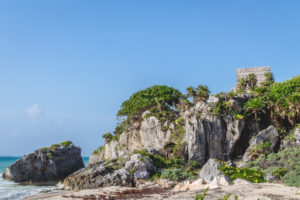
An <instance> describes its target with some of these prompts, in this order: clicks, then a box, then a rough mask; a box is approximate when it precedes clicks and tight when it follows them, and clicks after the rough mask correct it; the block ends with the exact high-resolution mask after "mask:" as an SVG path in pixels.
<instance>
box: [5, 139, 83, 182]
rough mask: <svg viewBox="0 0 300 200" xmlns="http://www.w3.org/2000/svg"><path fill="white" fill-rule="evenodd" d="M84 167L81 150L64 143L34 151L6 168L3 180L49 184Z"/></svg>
mask: <svg viewBox="0 0 300 200" xmlns="http://www.w3.org/2000/svg"><path fill="white" fill-rule="evenodd" d="M83 167H84V164H83V160H82V157H81V149H80V148H79V147H76V146H75V145H74V144H73V143H72V142H70V141H66V142H62V143H60V144H54V145H52V146H51V147H45V148H41V149H38V150H36V151H35V152H34V153H31V154H28V155H26V156H24V157H23V158H21V159H19V160H17V161H16V162H15V163H13V164H12V165H10V166H9V167H8V168H6V170H5V172H4V174H3V178H4V179H6V180H10V181H14V182H18V183H30V184H50V183H56V182H58V181H61V180H63V179H64V178H65V177H67V176H68V175H70V174H71V173H73V172H75V171H77V170H79V169H81V168H83Z"/></svg>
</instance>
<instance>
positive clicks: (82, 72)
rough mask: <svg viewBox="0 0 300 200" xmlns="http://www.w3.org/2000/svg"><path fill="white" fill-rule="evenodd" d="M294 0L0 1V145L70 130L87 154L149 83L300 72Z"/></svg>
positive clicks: (6, 150)
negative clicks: (247, 71)
mask: <svg viewBox="0 0 300 200" xmlns="http://www.w3.org/2000/svg"><path fill="white" fill-rule="evenodd" d="M299 9H300V2H299V1H276V0H269V1H266V0H252V1H223V0H222V1H182V0H180V1H179V0H164V1H156V0H151V1H141V0H136V1H133V0H128V1H98V0H97V1H96V0H95V1H92V0H90V1H79V0H78V1H76V0H72V1H66V0H57V1H56V0H51V1H34V0H28V1H21V0H19V1H15V0H3V1H0V92H1V99H0V102H1V103H0V138H1V139H0V141H1V145H0V155H24V154H27V153H30V152H32V151H33V150H34V149H36V148H39V147H43V146H49V145H51V144H54V143H58V142H61V141H64V140H72V141H73V142H74V143H75V144H77V145H79V146H80V147H81V148H82V154H83V155H89V154H90V153H91V152H92V151H93V150H94V149H96V148H97V147H98V146H99V145H102V144H103V140H102V138H101V135H102V134H103V133H105V132H107V131H113V130H114V127H115V125H116V113H117V111H118V109H119V107H120V104H121V103H122V102H123V101H124V100H126V99H127V98H128V97H129V96H130V95H131V94H132V93H133V92H135V91H137V90H140V89H144V88H146V87H148V86H151V85H154V84H167V85H170V86H173V87H175V88H178V89H180V90H181V91H183V92H184V91H185V88H186V87H187V86H190V85H191V86H197V85H199V84H206V85H208V86H209V88H210V89H211V91H212V92H213V93H217V92H220V91H228V90H230V89H231V88H232V87H233V85H234V83H235V69H236V68H238V67H252V66H264V65H270V66H271V69H272V71H273V73H274V74H275V78H276V81H283V80H286V79H289V78H291V77H292V76H295V75H299V74H300V59H299V57H300V54H299V52H300V20H299V19H300V12H299Z"/></svg>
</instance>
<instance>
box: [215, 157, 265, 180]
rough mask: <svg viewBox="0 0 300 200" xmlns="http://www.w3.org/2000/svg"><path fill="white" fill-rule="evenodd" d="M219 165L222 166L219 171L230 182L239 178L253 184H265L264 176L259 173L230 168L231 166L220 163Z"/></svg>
mask: <svg viewBox="0 0 300 200" xmlns="http://www.w3.org/2000/svg"><path fill="white" fill-rule="evenodd" d="M220 163H221V164H222V166H221V167H220V168H219V169H220V170H221V171H222V172H223V173H224V174H225V175H227V176H228V177H229V179H230V181H231V182H233V181H234V180H235V179H237V178H241V179H244V180H247V181H250V182H253V183H261V182H265V178H264V177H265V175H264V173H263V172H261V171H258V170H255V169H248V168H237V167H232V166H231V165H229V164H227V163H225V162H221V161H220Z"/></svg>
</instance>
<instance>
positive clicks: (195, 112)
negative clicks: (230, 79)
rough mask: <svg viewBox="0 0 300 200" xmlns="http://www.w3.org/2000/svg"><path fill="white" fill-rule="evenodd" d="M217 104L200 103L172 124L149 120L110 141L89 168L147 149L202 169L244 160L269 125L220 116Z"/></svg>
mask: <svg viewBox="0 0 300 200" xmlns="http://www.w3.org/2000/svg"><path fill="white" fill-rule="evenodd" d="M246 98H247V97H241V98H238V99H236V100H232V101H231V102H232V105H233V106H232V107H233V109H236V110H237V111H239V110H240V109H241V106H242V105H241V103H242V102H243V101H245V100H246ZM218 101H219V99H218V98H214V101H213V102H211V101H210V100H209V101H206V102H199V103H197V104H196V105H195V106H193V107H190V108H189V109H188V110H185V111H183V112H181V113H179V117H178V118H177V120H175V121H173V122H169V121H167V122H163V123H162V122H160V121H159V120H158V119H157V118H156V117H154V116H150V117H147V118H145V119H144V120H143V121H142V122H141V126H140V128H139V129H134V130H132V131H130V132H124V133H122V134H120V136H119V139H118V140H113V141H110V142H109V143H106V144H105V145H104V147H103V148H102V149H101V150H100V151H97V152H94V153H93V154H92V155H91V157H90V160H89V164H93V163H97V162H99V161H101V160H105V159H111V158H117V157H120V156H124V155H128V154H130V153H134V152H135V151H140V150H144V149H146V150H147V151H149V152H160V154H162V155H164V156H167V157H168V156H171V155H173V154H174V153H177V154H178V156H179V157H181V158H183V159H185V160H186V161H193V160H195V161H197V162H198V163H199V165H201V166H202V165H203V164H204V163H205V162H206V161H207V160H208V159H209V158H217V159H219V160H230V159H231V158H233V157H237V156H242V155H243V153H244V152H245V150H246V148H247V146H248V145H249V141H250V139H251V137H252V136H253V135H254V134H255V133H257V132H258V131H260V130H262V129H264V128H266V126H267V124H259V123H258V124H255V125H254V120H253V119H251V118H247V117H245V118H243V119H234V116H232V115H229V114H228V115H226V116H217V115H216V114H215V113H213V112H212V110H213V109H214V107H215V106H216V104H217V103H218ZM146 113H147V112H145V113H144V115H143V116H145V115H146ZM250 122H251V123H250ZM176 151H177V152H176Z"/></svg>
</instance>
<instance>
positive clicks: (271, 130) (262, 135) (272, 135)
mask: <svg viewBox="0 0 300 200" xmlns="http://www.w3.org/2000/svg"><path fill="white" fill-rule="evenodd" d="M266 141H269V142H270V143H271V150H273V151H274V150H275V148H276V147H277V145H278V141H279V134H278V131H277V129H276V128H275V127H274V126H272V125H271V126H269V127H268V128H266V129H264V130H262V131H260V132H259V133H258V134H257V136H255V137H254V138H252V139H251V140H250V142H249V144H250V145H249V147H248V148H247V150H246V152H245V154H244V155H243V162H244V163H246V162H248V161H250V160H251V157H250V152H251V149H252V147H253V146H254V145H258V144H260V143H263V142H266Z"/></svg>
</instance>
